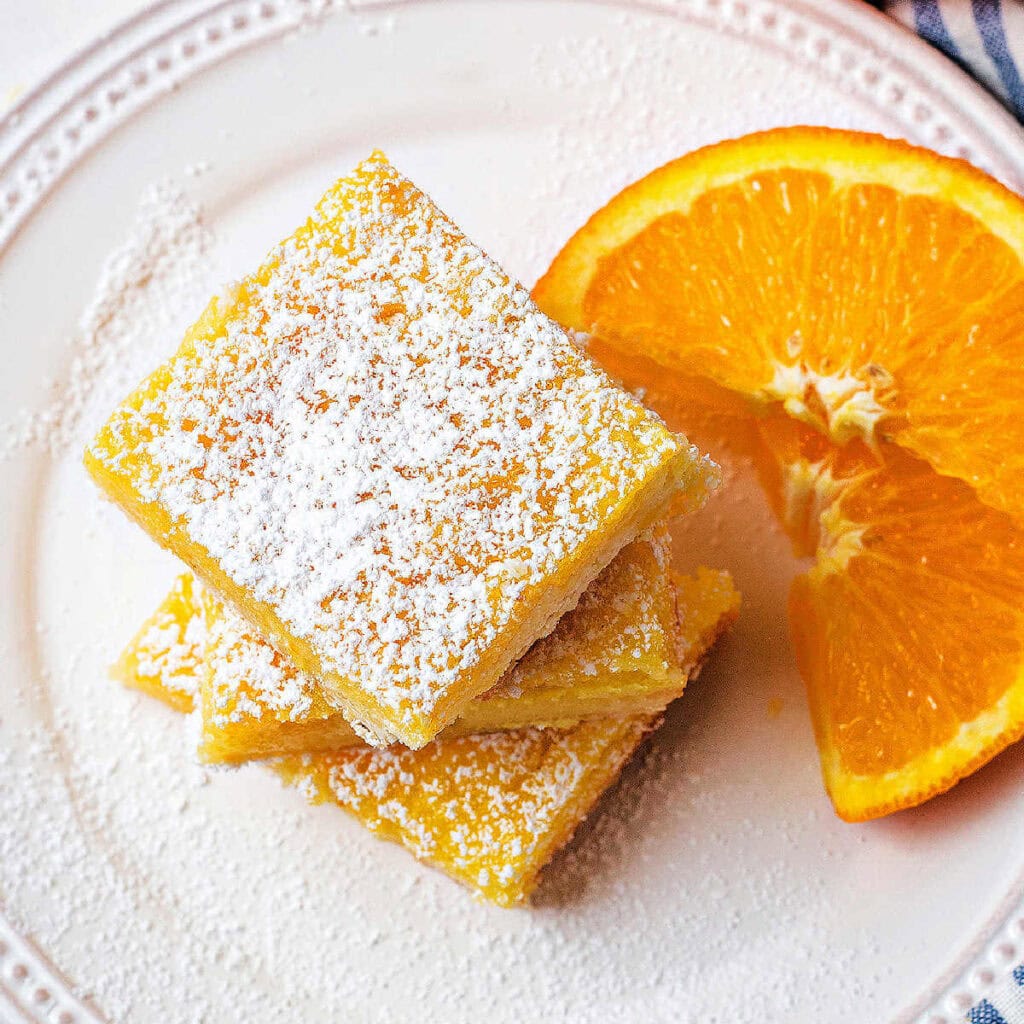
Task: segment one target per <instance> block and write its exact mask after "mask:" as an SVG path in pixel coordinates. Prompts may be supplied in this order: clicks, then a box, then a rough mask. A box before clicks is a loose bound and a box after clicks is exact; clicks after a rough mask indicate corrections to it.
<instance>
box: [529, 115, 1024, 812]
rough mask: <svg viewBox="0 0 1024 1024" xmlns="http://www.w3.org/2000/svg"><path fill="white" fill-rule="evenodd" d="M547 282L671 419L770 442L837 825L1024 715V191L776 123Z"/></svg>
mask: <svg viewBox="0 0 1024 1024" xmlns="http://www.w3.org/2000/svg"><path fill="white" fill-rule="evenodd" d="M535 297H536V299H537V301H538V303H539V305H540V306H541V308H542V309H544V310H545V312H547V313H549V314H550V315H551V316H553V317H555V318H556V319H558V320H560V321H561V322H562V323H564V324H565V325H566V326H568V327H571V328H573V329H575V330H577V331H583V332H586V333H587V334H589V335H590V336H591V339H592V340H591V352H592V354H594V355H595V357H596V358H598V360H599V361H601V362H602V363H603V364H604V365H605V366H606V367H607V368H608V369H609V371H610V372H612V373H613V374H615V375H616V376H619V377H620V378H623V379H624V380H625V382H626V383H628V384H629V385H630V386H633V387H640V388H641V389H642V391H643V392H646V393H647V399H648V401H649V403H650V404H651V405H652V406H653V407H654V408H656V409H658V410H659V411H661V412H662V413H663V414H667V415H668V416H669V418H670V420H671V422H672V423H673V426H680V427H682V428H684V429H688V428H689V427H690V425H691V423H692V424H693V425H694V429H695V431H696V432H697V433H700V432H701V430H702V429H703V428H704V427H706V425H707V424H708V423H709V422H714V423H716V425H717V426H718V427H719V428H720V429H721V430H722V432H724V433H727V434H729V436H730V437H732V438H733V439H734V440H735V443H736V445H737V447H739V448H740V449H741V450H743V451H746V452H748V453H753V455H754V457H755V460H756V462H757V465H758V468H759V471H760V473H761V476H762V480H763V482H764V484H765V486H766V490H767V492H768V495H769V499H770V501H771V503H772V505H773V507H774V508H775V510H776V512H777V514H778V515H779V517H780V519H781V521H782V522H783V525H784V526H785V527H786V529H787V531H788V533H789V535H790V537H791V539H792V540H793V544H794V548H795V550H796V551H797V553H798V554H801V555H807V556H810V557H812V558H813V559H814V564H813V568H812V569H811V570H810V572H808V573H807V574H806V575H805V576H803V577H801V578H799V579H798V580H797V581H796V583H795V584H794V587H793V591H792V594H791V601H790V617H791V626H792V634H793V639H794V644H795V648H796V653H797V658H798V663H799V665H800V670H801V673H802V675H803V677H804V680H805V682H806V684H807V689H808V694H809V700H810V705H811V712H812V718H813V721H814V726H815V731H816V737H817V741H818V746H819V750H820V753H821V760H822V770H823V774H824V776H825V781H826V787H827V789H828V791H829V794H830V796H831V798H832V800H833V803H834V804H835V807H836V810H837V812H838V813H839V815H840V816H841V817H843V818H846V819H847V820H863V819H866V818H872V817H877V816H879V815H883V814H887V813H889V812H891V811H894V810H898V809H900V808H904V807H909V806H913V805H915V804H918V803H920V802H922V801H923V800H926V799H928V798H929V797H930V796H933V795H934V794H936V793H939V792H942V791H943V790H945V789H948V788H949V787H950V786H952V785H953V784H954V783H955V782H956V781H957V780H958V779H960V778H962V777H963V776H964V775H966V774H968V773H969V772H971V771H973V770H974V769H975V768H977V767H978V766H980V765H981V764H983V763H984V762H985V761H987V760H988V759H989V758H991V757H992V756H994V755H995V754H996V753H998V752H999V751H1000V750H1001V749H1003V748H1004V747H1005V746H1006V745H1007V744H1008V743H1010V742H1012V741H1013V740H1015V739H1017V738H1018V737H1019V736H1020V735H1021V734H1022V732H1024V531H1022V529H1021V523H1022V517H1024V427H1022V426H1021V424H1022V423H1024V371H1022V370H1021V366H1022V365H1024V201H1022V200H1021V199H1020V198H1019V197H1016V196H1014V195H1013V194H1012V193H1010V192H1008V191H1007V190H1006V189H1004V188H1003V187H1002V186H1000V185H999V184H998V183H996V182H995V181H993V180H991V179H989V178H987V177H986V176H985V175H983V174H982V173H981V172H979V171H977V170H975V169H974V168H972V167H970V166H969V165H967V164H964V163H962V162H959V161H954V160H947V159H944V158H942V157H939V156H937V155H935V154H934V153H930V152H927V151H925V150H920V149H915V148H913V147H911V146H909V145H906V144H904V143H900V142H893V141H890V140H886V139H882V138H880V137H877V136H871V135H863V134H858V133H853V132H840V131H831V130H828V129H817V128H792V129H779V130H776V131H772V132H766V133H762V134H759V135H754V136H749V137H747V138H742V139H737V140H733V141H730V142H726V143H722V144H720V145H717V146H712V147H710V148H708V149H705V150H701V151H698V152H696V153H694V154H691V155H690V156H687V157H683V158H682V159H680V160H677V161H675V162H673V163H671V164H668V165H666V166H665V167H663V168H661V169H659V170H657V171H655V172H654V173H652V174H651V175H649V176H648V177H647V178H644V179H643V180H641V181H640V182H637V183H636V184H635V185H632V186H630V187H629V188H627V189H626V190H625V191H624V192H622V193H621V194H620V195H619V196H617V197H616V198H615V199H613V200H612V201H611V202H610V203H609V204H608V206H606V207H605V208H604V209H602V210H600V211H599V212H598V213H597V214H595V215H594V216H593V217H592V218H591V219H590V221H589V222H588V223H587V224H586V225H585V226H584V227H583V228H582V229H581V230H580V231H579V232H578V233H577V234H576V235H575V236H574V237H573V238H572V239H571V240H570V241H569V243H568V244H567V245H566V247H565V248H564V249H563V251H562V252H561V253H560V254H559V255H558V257H557V258H556V259H555V261H554V263H553V264H552V266H551V268H550V269H549V271H548V272H547V274H545V276H544V277H543V278H542V279H541V281H540V282H539V283H538V285H537V287H536V289H535Z"/></svg>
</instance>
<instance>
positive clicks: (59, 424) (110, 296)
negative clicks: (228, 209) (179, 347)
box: [0, 181, 212, 457]
mask: <svg viewBox="0 0 1024 1024" xmlns="http://www.w3.org/2000/svg"><path fill="white" fill-rule="evenodd" d="M211 245H212V237H211V235H210V232H209V230H208V229H207V228H206V226H205V225H204V224H203V222H202V218H201V216H200V212H199V209H198V208H197V206H196V205H195V204H194V203H193V202H192V201H190V200H189V199H188V197H187V196H186V194H185V193H184V191H182V189H181V188H180V187H178V186H177V185H175V184H174V183H173V182H171V181H160V182H156V183H155V184H153V185H152V186H150V188H148V189H147V190H146V192H145V193H144V194H143V196H142V198H141V201H140V203H139V208H138V212H137V214H136V217H135V222H134V224H133V225H132V227H131V230H130V232H129V234H128V237H127V238H126V239H125V241H124V242H123V243H122V244H121V245H120V246H118V248H117V249H115V250H114V251H113V252H112V253H111V254H110V256H109V257H108V258H107V260H106V261H105V262H104V264H103V267H102V268H101V270H100V274H99V279H98V281H97V283H96V288H95V292H94V297H93V299H92V301H91V302H90V303H89V305H88V306H87V307H86V308H85V310H84V311H83V313H82V316H81V319H80V321H79V329H78V333H77V336H76V337H74V338H73V339H71V342H70V358H69V362H68V371H67V376H66V378H65V379H63V380H61V381H53V382H51V383H50V388H51V391H52V398H50V399H49V400H48V401H47V402H46V403H45V404H44V405H43V407H42V408H40V409H38V410H36V411H34V412H32V413H31V414H25V415H23V416H21V417H20V418H17V419H15V420H14V421H13V422H7V423H4V422H0V457H3V456H4V455H8V456H9V455H11V454H13V453H14V452H16V451H18V450H21V449H25V448H33V447H42V448H44V449H46V450H48V451H49V452H51V453H52V454H55V455H61V454H64V453H66V452H69V451H70V450H71V449H72V448H76V449H80V448H81V447H83V446H84V444H85V441H86V440H87V439H88V437H89V436H90V435H91V433H92V432H93V431H94V430H95V429H96V426H98V424H99V423H100V422H102V417H103V415H104V414H105V413H106V412H109V407H110V405H112V404H113V403H114V402H116V401H117V400H118V399H119V398H120V397H121V396H122V395H123V394H124V392H125V391H126V390H127V389H128V388H130V387H131V386H132V385H133V384H135V383H136V382H137V381H138V379H139V378H140V377H141V376H142V374H143V373H144V372H145V371H146V369H147V368H148V367H149V366H150V365H151V364H152V362H153V359H154V358H155V353H160V352H166V351H167V349H168V346H170V345H173V344H174V342H175V340H176V339H177V338H178V337H180V335H181V332H182V330H183V329H184V326H185V324H186V323H187V322H188V321H187V319H185V318H187V316H188V314H189V313H192V314H194V313H195V312H196V311H197V310H198V309H201V308H202V301H203V298H204V295H203V291H204V289H208V288H209V274H210V259H209V254H210V249H211Z"/></svg>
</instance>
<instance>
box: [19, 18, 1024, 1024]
mask: <svg viewBox="0 0 1024 1024" xmlns="http://www.w3.org/2000/svg"><path fill="white" fill-rule="evenodd" d="M437 2H439V0H319V2H318V0H159V2H157V3H154V4H151V5H149V6H148V7H146V8H144V9H143V10H141V11H140V12H139V13H137V14H135V15H134V16H132V17H130V18H128V19H127V20H124V21H122V22H121V23H120V24H118V25H117V26H116V27H115V28H113V29H112V30H111V31H109V32H107V33H105V34H104V35H102V36H100V37H98V38H97V39H96V40H94V41H93V42H92V43H90V44H88V45H86V46H84V47H82V48H81V49H79V50H78V51H77V52H76V53H74V54H73V55H72V56H71V57H70V58H69V59H68V60H67V61H65V62H64V63H63V64H61V65H59V66H58V67H57V68H55V69H54V70H53V71H52V72H51V73H50V74H49V75H48V76H46V77H45V78H44V79H43V80H42V81H40V82H39V83H38V84H37V85H36V86H34V87H33V88H32V89H31V90H30V91H29V92H28V93H26V94H25V95H24V96H23V97H22V98H21V99H20V100H19V102H17V103H16V104H15V105H14V106H13V107H11V108H10V109H9V110H8V111H7V112H6V113H5V114H4V116H3V117H0V257H2V256H3V254H4V253H5V251H7V249H8V248H9V247H11V246H12V245H13V244H15V243H16V241H17V237H18V235H19V233H20V231H21V229H22V227H24V225H25V224H26V223H27V222H28V221H29V220H30V219H31V216H32V214H33V212H34V211H35V209H36V208H37V207H38V206H39V205H40V203H41V202H42V201H43V200H44V199H45V198H46V196H47V195H48V194H49V193H50V192H51V191H52V190H53V189H54V188H55V187H56V186H57V185H58V184H59V182H60V181H61V180H62V179H63V178H64V177H65V176H66V175H68V174H70V173H72V172H73V170H74V167H75V165H76V164H77V163H78V162H79V161H80V160H81V159H82V158H83V157H84V156H85V155H86V154H87V153H88V152H89V151H90V150H92V149H93V148H94V147H95V146H97V145H99V144H100V143H101V142H102V141H103V140H104V139H105V138H106V137H107V135H109V134H110V132H112V131H113V130H114V129H115V128H116V127H117V126H118V125H120V124H122V123H123V122H124V121H126V120H127V119H128V118H129V117H130V116H131V115H132V114H133V113H135V112H136V111H138V110H141V109H143V108H144V107H146V106H147V105H148V104H149V103H151V102H153V101H155V100H157V99H158V98H159V97H160V96H162V95H164V94H166V93H167V92H169V91H171V90H173V89H174V88H175V87H176V86H177V85H179V84H181V83H183V82H184V81H186V80H187V79H189V78H190V77H192V75H194V74H196V73H197V72H199V71H200V70H202V69H203V68H206V67H209V66H211V65H213V64H216V63H219V62H220V61H222V60H225V59H228V58H230V57H232V56H233V55H235V54H236V53H238V52H240V51H242V50H244V49H247V48H249V47H250V46H253V45H256V44H258V43H260V42H263V41H264V40H266V39H269V38H273V37H274V36H279V35H283V34H285V33H287V32H289V31H292V30H295V29H298V28H300V27H302V26H303V25H304V24H307V23H311V22H316V21H318V20H319V19H321V18H322V17H325V16H329V15H330V14H333V13H336V12H340V13H343V14H348V15H350V16H359V15H360V14H361V13H365V14H372V13H374V12H379V11H383V10H386V9H395V8H403V7H412V6H416V7H421V6H426V5H427V4H434V3H437ZM466 2H474V3H482V2H486V0H466ZM534 2H540V0H534ZM571 2H573V3H576V4H578V5H579V6H590V7H593V6H600V7H611V8H617V9H623V10H626V11H633V12H640V13H647V14H651V15H661V16H669V17H674V18H676V19H678V20H680V21H683V22H690V23H695V24H700V25H703V26H705V27H710V28H711V29H712V30H717V31H721V32H724V33H727V34H730V35H736V36H741V37H743V38H746V39H748V40H751V41H752V42H754V43H755V45H756V44H758V43H759V44H760V45H762V46H765V47H775V48H778V49H782V50H783V51H784V52H785V53H786V55H787V56H788V57H789V58H791V59H794V60H798V61H800V62H802V63H804V64H808V65H810V66H811V67H812V69H815V70H817V71H819V72H820V73H822V74H824V75H826V76H828V77H830V78H832V79H833V80H838V81H839V82H840V83H841V84H842V85H844V86H845V87H847V88H848V89H849V90H850V91H852V92H853V93H854V94H856V95H858V96H859V98H861V99H863V100H866V101H867V102H869V103H870V104H871V105H873V106H876V107H877V108H880V109H884V110H885V112H886V113H887V114H888V115H889V117H890V119H891V120H892V121H893V123H894V125H896V126H900V125H906V126H907V127H908V128H911V129H912V130H913V131H915V132H918V133H920V132H921V130H922V128H926V130H927V132H928V133H930V137H931V139H932V140H933V141H934V143H936V148H939V147H940V146H941V147H942V148H944V149H946V150H947V151H949V150H951V149H952V150H953V151H954V153H955V155H960V156H962V157H964V158H965V159H972V158H974V159H977V158H978V156H979V155H987V156H988V157H990V158H991V157H993V156H994V157H995V159H994V161H992V160H990V162H991V163H992V166H991V167H990V169H991V170H993V171H994V173H995V174H996V175H997V176H998V177H1000V178H1002V179H1003V180H1004V181H1005V182H1006V183H1007V184H1008V185H1010V186H1011V187H1014V188H1016V189H1017V190H1018V191H1024V131H1022V129H1021V126H1020V125H1019V124H1018V123H1017V122H1016V121H1015V120H1014V118H1013V117H1012V115H1011V114H1010V113H1009V111H1007V110H1006V109H1005V108H1004V107H1002V106H1001V105H1000V104H999V103H998V102H997V101H996V100H995V99H994V98H993V97H992V96H991V95H990V94H989V93H988V92H986V91H985V90H984V89H983V88H982V87H981V86H980V85H979V84H978V83H976V82H975V81H974V80H973V79H971V78H969V77H968V76H967V75H966V74H965V73H964V72H963V71H961V70H960V69H959V68H958V67H956V66H955V65H954V64H953V63H952V62H950V61H948V60H947V59H946V58H945V57H944V56H942V55H941V54H940V53H938V52H937V51H936V50H935V49H934V48H933V47H931V46H929V45H928V44H926V43H925V42H923V41H922V40H920V39H919V38H918V37H917V36H915V35H914V34H913V33H911V32H910V31H909V30H908V29H906V28H905V27H903V26H901V25H899V24H898V23H896V22H894V21H893V20H892V19H891V18H889V17H887V16H886V15H884V14H882V13H881V12H880V11H877V10H875V9H874V8H873V7H871V6H870V5H868V4H864V3H861V2H859V0H841V2H836V0H571ZM836 40H841V42H836ZM965 121H966V122H967V123H968V124H969V127H970V129H971V130H972V134H973V136H974V137H975V138H980V139H981V141H982V144H981V146H980V147H979V150H981V151H982V152H981V153H979V152H978V151H976V150H975V148H974V146H973V145H970V144H968V143H967V141H966V140H965V139H964V138H963V137H962V134H961V133H962V128H960V129H958V128H957V122H960V124H961V125H962V124H963V123H964V122H965ZM1022 958H1024V868H1022V870H1021V873H1020V875H1019V876H1018V877H1017V879H1016V880H1015V882H1014V883H1013V885H1011V887H1010V888H1009V890H1008V892H1007V894H1006V895H1005V896H1004V898H1003V900H1002V901H1001V902H1000V904H999V906H998V907H997V908H996V909H995V910H994V911H993V913H992V914H991V915H990V917H989V918H988V920H987V921H986V922H984V923H983V924H982V925H980V926H979V927H978V929H977V931H976V933H975V935H974V936H973V937H972V938H971V939H969V940H968V941H967V942H966V943H965V944H964V945H963V946H962V947H961V948H960V950H958V951H956V950H955V951H953V952H952V954H951V958H950V964H949V966H948V967H946V969H945V970H944V971H942V973H941V974H940V975H939V976H938V977H937V978H936V980H935V981H934V982H933V983H932V984H931V985H930V986H929V987H928V988H927V989H926V990H925V991H924V992H922V993H921V994H920V995H918V996H917V997H916V998H914V999H913V1000H912V1002H911V1003H909V1004H908V1005H907V1006H906V1008H904V1009H903V1010H901V1011H899V1012H898V1013H897V1014H896V1016H895V1017H894V1018H893V1020H892V1024H910V1022H912V1021H921V1022H927V1024H947V1022H948V1021H950V1020H952V1019H963V1015H964V1013H965V1012H966V1010H967V1009H969V1008H970V1007H971V1006H972V1005H973V1004H974V1003H975V1002H977V1001H978V1000H979V999H981V998H982V997H984V996H985V995H986V994H987V993H988V992H990V991H991V990H992V988H993V987H994V986H995V984H996V982H997V981H998V980H999V978H1000V977H1001V976H1002V975H1004V974H1005V973H1006V972H1007V971H1008V970H1009V968H1011V967H1012V966H1013V964H1014V963H1016V962H1018V961H1019V960H1021V959H1022ZM74 988H75V986H74V985H73V984H72V983H71V982H70V981H69V980H68V979H66V978H64V977H63V976H62V975H61V973H60V971H59V969H58V968H57V967H56V966H54V965H53V964H52V962H51V961H50V960H49V958H48V957H47V956H46V954H45V953H44V952H43V951H42V950H41V949H40V948H39V947H38V946H37V945H36V944H35V943H33V942H32V941H31V940H30V939H29V938H27V937H25V936H23V935H21V934H19V933H18V932H17V931H16V930H15V929H14V928H13V926H12V925H11V923H10V921H9V920H7V919H6V918H5V916H4V913H3V909H2V907H0V1017H2V1016H3V1013H2V1011H4V1009H5V1007H7V1006H8V1004H9V1006H10V1009H11V1012H12V1014H13V1013H14V1012H17V1013H20V1014H21V1015H22V1016H23V1017H24V1018H25V1019H28V1020H31V1021H38V1022H39V1024H43V1022H44V1021H53V1020H57V1021H59V1024H102V1022H103V1017H102V1016H100V1015H98V1012H97V1010H96V1009H95V1007H92V1006H90V1005H89V1004H88V1003H86V1002H83V1001H81V1000H80V999H78V998H77V997H76V996H75V994H74ZM40 992H45V993H46V995H47V997H48V998H47V999H45V1000H41V999H39V998H38V994H39V993H40Z"/></svg>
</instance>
